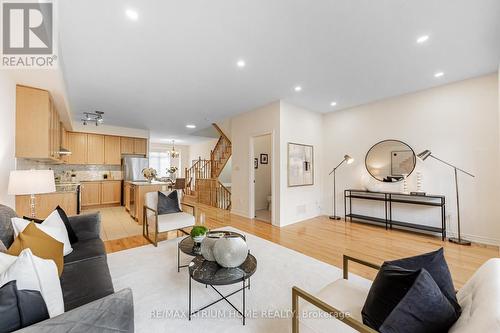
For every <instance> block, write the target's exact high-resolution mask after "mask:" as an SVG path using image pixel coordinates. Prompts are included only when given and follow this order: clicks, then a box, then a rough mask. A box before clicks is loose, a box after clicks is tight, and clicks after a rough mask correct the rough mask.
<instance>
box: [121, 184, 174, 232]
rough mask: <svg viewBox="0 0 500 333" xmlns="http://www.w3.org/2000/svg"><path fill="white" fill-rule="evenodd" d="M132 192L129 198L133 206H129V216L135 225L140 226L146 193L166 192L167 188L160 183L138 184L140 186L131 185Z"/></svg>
mask: <svg viewBox="0 0 500 333" xmlns="http://www.w3.org/2000/svg"><path fill="white" fill-rule="evenodd" d="M131 186H133V188H134V190H133V191H131V192H133V196H134V197H133V198H132V197H131V198H130V201H132V202H133V205H131V206H130V209H131V211H130V215H131V216H132V217H133V218H135V220H136V221H137V223H139V224H141V225H142V223H143V220H144V219H143V210H144V198H145V195H146V193H148V192H157V191H167V190H168V187H167V185H166V184H165V183H163V184H162V183H160V184H148V183H144V184H140V185H133V184H131Z"/></svg>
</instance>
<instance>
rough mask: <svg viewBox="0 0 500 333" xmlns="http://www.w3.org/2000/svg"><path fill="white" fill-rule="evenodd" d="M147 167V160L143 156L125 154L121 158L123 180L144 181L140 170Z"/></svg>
mask: <svg viewBox="0 0 500 333" xmlns="http://www.w3.org/2000/svg"><path fill="white" fill-rule="evenodd" d="M148 167H149V160H148V159H147V158H144V157H133V156H127V157H124V158H123V159H122V171H123V180H124V181H132V182H141V181H146V178H144V176H143V175H142V170H143V169H144V168H148Z"/></svg>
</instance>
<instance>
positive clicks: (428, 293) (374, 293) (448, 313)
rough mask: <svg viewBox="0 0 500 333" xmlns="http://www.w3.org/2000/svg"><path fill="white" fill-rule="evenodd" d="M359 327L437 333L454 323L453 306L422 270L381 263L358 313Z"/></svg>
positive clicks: (391, 332) (390, 332)
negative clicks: (360, 321)
mask: <svg viewBox="0 0 500 333" xmlns="http://www.w3.org/2000/svg"><path fill="white" fill-rule="evenodd" d="M361 314H362V317H363V323H364V324H365V325H367V326H370V327H371V328H373V329H375V330H377V331H379V332H382V333H406V332H407V333H441V332H447V331H448V329H449V328H450V327H451V326H452V325H453V323H455V321H457V319H458V317H459V316H458V315H457V314H456V312H455V309H454V307H453V305H452V304H451V303H450V302H449V300H448V299H447V298H446V296H445V295H444V294H443V293H442V291H441V289H440V288H439V286H438V285H437V284H436V282H435V281H434V279H433V278H432V276H431V275H430V274H429V272H427V271H426V270H425V269H419V270H415V271H412V270H407V269H404V268H401V267H397V266H392V265H388V264H386V263H384V264H383V265H382V267H381V269H380V271H379V273H378V274H377V277H376V278H375V280H374V281H373V284H372V287H371V288H370V291H369V293H368V296H367V298H366V302H365V305H364V306H363V309H362V311H361Z"/></svg>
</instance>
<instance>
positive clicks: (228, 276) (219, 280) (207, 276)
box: [188, 253, 257, 325]
mask: <svg viewBox="0 0 500 333" xmlns="http://www.w3.org/2000/svg"><path fill="white" fill-rule="evenodd" d="M188 266H189V320H191V316H192V315H194V314H196V313H198V312H200V311H202V310H204V309H206V308H208V307H210V306H212V305H214V304H216V303H218V302H220V301H222V300H225V301H226V302H227V303H228V304H229V305H231V306H232V307H233V309H235V310H236V312H238V313H239V314H240V315H241V316H242V317H243V325H245V301H246V299H245V289H247V288H248V289H250V277H251V276H252V275H253V274H254V273H255V271H256V270H257V259H255V257H254V256H253V255H251V254H250V253H248V256H247V258H246V260H245V261H244V262H243V264H241V265H240V266H238V267H234V268H225V267H222V266H220V265H219V264H218V263H217V262H215V261H208V260H205V258H203V257H202V256H196V257H195V258H194V259H193V260H192V261H191V263H190V264H189V265H188ZM191 280H195V281H197V282H199V283H201V284H204V285H205V286H210V287H211V288H212V289H213V290H215V291H216V292H217V294H219V296H220V298H219V299H217V300H216V301H213V302H212V303H210V304H208V305H205V306H204V307H202V308H200V309H198V310H196V311H194V312H191ZM246 280H248V284H247V283H246V282H247V281H246ZM240 282H241V283H242V287H241V288H239V289H237V290H235V291H233V292H231V293H229V294H227V295H223V294H222V293H221V292H220V291H219V290H217V289H216V288H215V287H214V286H226V285H231V284H236V283H240ZM239 292H243V310H242V311H240V310H238V309H237V308H236V306H234V305H233V304H232V303H231V302H230V301H229V300H228V299H227V298H228V297H229V296H232V295H234V294H236V293H239Z"/></svg>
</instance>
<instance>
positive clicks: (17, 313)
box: [0, 281, 49, 333]
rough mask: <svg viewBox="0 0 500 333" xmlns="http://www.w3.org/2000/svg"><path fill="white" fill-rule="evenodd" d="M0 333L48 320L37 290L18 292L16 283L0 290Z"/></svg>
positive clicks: (46, 311) (13, 282)
mask: <svg viewBox="0 0 500 333" xmlns="http://www.w3.org/2000/svg"><path fill="white" fill-rule="evenodd" d="M0 313H1V320H0V332H1V333H3V332H12V331H15V330H18V329H20V328H23V327H26V326H30V325H33V324H35V323H38V322H40V321H43V320H45V319H48V318H49V312H48V310H47V305H46V304H45V301H44V300H43V298H42V295H41V294H40V292H39V291H37V290H18V289H17V285H16V281H10V282H7V283H6V284H4V285H3V286H2V287H1V288H0Z"/></svg>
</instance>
